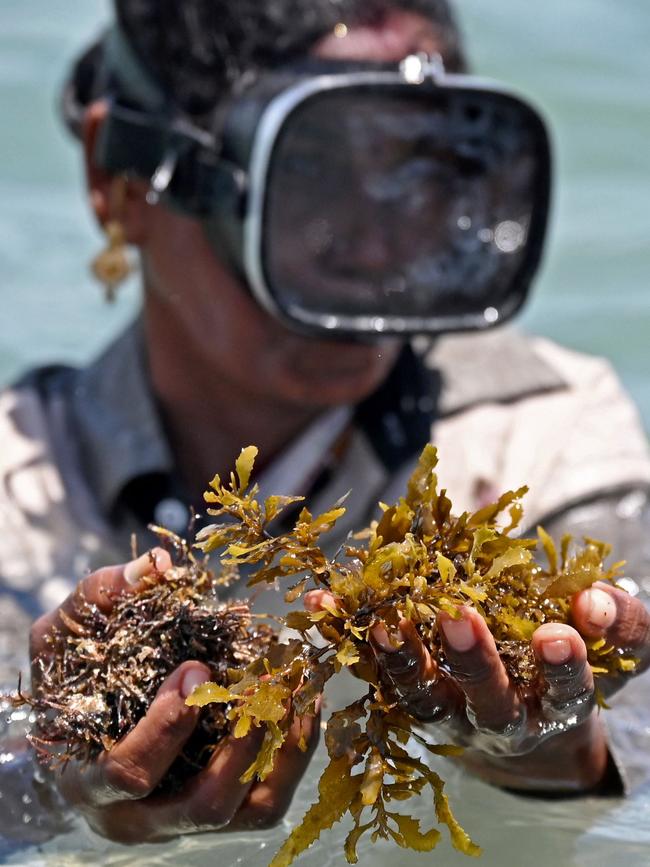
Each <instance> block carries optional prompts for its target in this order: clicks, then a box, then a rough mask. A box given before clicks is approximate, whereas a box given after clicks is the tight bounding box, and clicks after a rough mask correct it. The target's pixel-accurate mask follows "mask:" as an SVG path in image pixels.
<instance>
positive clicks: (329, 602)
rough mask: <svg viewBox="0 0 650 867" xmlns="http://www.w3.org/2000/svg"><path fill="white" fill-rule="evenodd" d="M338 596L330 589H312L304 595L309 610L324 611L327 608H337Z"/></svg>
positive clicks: (304, 602) (305, 604)
mask: <svg viewBox="0 0 650 867" xmlns="http://www.w3.org/2000/svg"><path fill="white" fill-rule="evenodd" d="M336 602H337V600H336V596H334V594H333V593H330V592H329V591H328V590H310V591H309V593H305V595H304V597H303V604H304V606H305V608H306V609H307V611H322V610H323V609H325V608H336Z"/></svg>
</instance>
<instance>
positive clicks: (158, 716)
mask: <svg viewBox="0 0 650 867" xmlns="http://www.w3.org/2000/svg"><path fill="white" fill-rule="evenodd" d="M209 679H210V670H209V669H208V667H207V666H205V665H202V664H201V663H198V662H186V663H183V665H181V666H179V667H178V668H177V669H176V670H175V671H174V672H173V673H172V674H171V675H170V676H169V677H168V678H167V679H166V680H165V681H164V682H163V684H162V685H161V687H160V689H159V690H158V693H157V695H156V698H155V699H154V701H153V702H152V704H151V707H150V708H149V710H148V711H147V713H146V715H145V716H144V717H143V718H142V719H141V720H140V722H139V723H138V724H137V725H136V726H135V728H134V729H133V730H132V731H131V732H129V734H128V735H126V737H124V738H122V740H121V741H119V742H118V743H117V744H116V745H115V746H114V747H113V749H111V750H110V751H108V752H105V753H102V755H101V756H100V757H99V759H97V761H95V762H94V763H92V764H90V765H87V766H79V765H77V764H74V765H71V766H69V767H68V768H67V769H66V772H65V773H64V774H63V775H62V776H61V778H60V788H61V790H62V792H63V794H64V796H65V797H66V798H67V799H68V800H69V801H70V802H71V803H72V804H77V805H79V806H84V805H87V804H91V805H94V806H101V805H105V804H109V803H113V802H115V801H122V800H130V799H138V798H144V797H146V796H147V795H148V794H149V793H150V792H152V791H153V790H154V789H155V787H156V786H157V785H158V783H159V782H160V781H161V780H162V778H163V777H164V776H165V774H166V773H167V771H168V770H169V768H170V767H171V765H172V763H173V762H174V760H175V759H176V758H177V757H178V754H179V753H180V751H181V750H182V748H183V746H184V744H185V742H186V741H187V739H188V738H189V736H190V735H191V734H192V732H193V730H194V727H195V725H196V722H197V720H198V717H199V709H198V708H192V707H188V706H187V705H186V704H185V699H186V698H187V696H188V695H189V694H190V693H191V692H192V690H193V689H194V687H196V686H198V684H200V683H205V681H207V680H209Z"/></svg>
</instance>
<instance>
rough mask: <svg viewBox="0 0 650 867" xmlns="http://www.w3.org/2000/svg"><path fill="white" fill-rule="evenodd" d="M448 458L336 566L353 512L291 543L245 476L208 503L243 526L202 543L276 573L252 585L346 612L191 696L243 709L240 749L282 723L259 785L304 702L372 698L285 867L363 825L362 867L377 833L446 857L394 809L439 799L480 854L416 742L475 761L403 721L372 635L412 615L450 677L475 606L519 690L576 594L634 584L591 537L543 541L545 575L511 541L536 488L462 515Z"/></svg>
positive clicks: (432, 460)
mask: <svg viewBox="0 0 650 867" xmlns="http://www.w3.org/2000/svg"><path fill="white" fill-rule="evenodd" d="M242 456H245V460H244V457H242V458H241V459H240V460H242V461H243V462H244V463H245V466H246V472H245V473H244V476H245V477H246V478H247V479H248V478H250V474H251V472H252V468H253V464H252V461H253V460H254V454H253V452H252V451H251V449H250V448H249V449H245V450H244V451H243V452H242ZM437 460H438V459H437V452H436V449H435V448H434V447H433V446H431V445H428V446H426V447H425V449H424V450H423V452H422V454H421V456H420V460H419V462H418V464H417V466H416V468H415V470H414V472H413V474H412V476H411V478H410V480H409V482H408V484H407V490H406V494H405V496H404V497H402V498H401V499H400V500H399V501H398V502H397V503H395V504H393V505H385V504H380V507H381V509H382V515H381V518H380V519H379V520H378V521H376V522H374V523H373V524H372V525H371V526H370V528H369V529H368V530H366V531H361V532H360V533H358V534H355V536H354V538H353V539H352V540H351V541H350V544H349V545H347V546H346V547H345V549H344V555H345V556H344V557H343V559H341V560H329V559H328V558H327V557H326V556H325V554H324V552H323V551H322V549H321V547H320V545H319V539H320V536H321V535H322V534H323V533H325V532H327V531H328V530H329V529H331V528H332V527H333V526H334V525H335V523H336V521H337V520H338V519H339V518H340V517H341V516H342V515H343V514H344V512H345V508H344V507H343V506H341V505H340V504H337V505H336V506H335V507H333V508H332V509H331V510H330V511H327V512H325V513H324V514H322V515H320V516H318V517H316V518H314V517H313V516H312V515H311V514H310V512H309V511H308V510H307V509H306V508H303V509H302V511H301V512H300V514H299V516H298V518H297V520H296V522H295V524H294V527H293V528H292V529H291V530H290V531H289V532H287V533H284V534H281V535H278V536H271V535H270V533H269V531H268V524H269V523H270V520H272V518H273V517H275V516H276V514H277V511H278V509H280V508H282V507H283V506H284V505H285V504H284V503H279V505H278V506H277V508H276V504H273V505H272V507H271V508H269V501H268V500H267V502H266V504H265V508H264V509H262V508H261V506H260V505H259V503H258V502H257V500H256V499H255V495H256V493H257V488H256V487H255V486H254V487H253V488H251V489H247V487H246V485H242V484H241V475H240V481H239V483H238V482H237V480H236V479H235V477H234V476H233V477H232V479H231V484H230V487H229V488H224V487H223V485H222V484H221V482H220V480H219V479H216V480H215V481H214V482H213V483H212V485H211V488H212V490H211V491H210V492H208V493H207V494H206V500H207V501H208V502H210V503H211V504H215V505H216V506H217V508H216V509H215V510H214V514H227V515H228V516H229V518H230V522H229V523H228V524H226V525H223V524H221V525H215V526H212V527H209V528H206V529H205V530H204V531H202V533H200V534H199V538H198V545H199V547H200V548H201V549H202V550H204V551H214V550H217V549H223V553H222V562H223V563H225V564H243V563H247V564H251V563H253V564H260V566H259V568H258V570H257V571H256V572H255V573H254V574H253V576H252V578H251V580H250V583H251V584H258V583H261V582H267V583H272V582H275V581H277V579H282V578H289V577H290V578H292V579H293V580H294V582H295V583H293V585H292V586H291V587H290V588H289V589H288V590H287V592H286V596H285V598H286V600H287V601H288V602H295V601H297V600H299V599H300V598H301V597H302V596H303V595H304V593H306V592H307V591H308V590H312V589H316V588H321V589H326V590H328V591H329V592H330V593H331V594H332V597H333V598H334V600H335V601H334V603H332V604H329V605H327V606H326V607H324V608H323V609H322V610H319V611H316V612H310V611H304V610H299V611H292V612H290V613H289V614H288V615H287V617H286V618H285V623H286V625H287V626H289V627H291V628H292V629H294V630H296V631H297V632H298V633H299V634H300V636H301V638H300V640H299V641H296V642H294V643H293V644H292V645H291V647H290V649H289V650H288V651H287V652H286V654H285V658H284V660H281V659H280V658H279V657H278V658H277V659H276V661H274V662H272V661H270V660H268V659H267V660H265V661H264V662H263V663H262V664H260V661H259V660H258V661H256V662H255V663H253V664H252V665H251V666H249V667H248V669H247V670H246V672H245V674H244V675H243V677H241V678H240V679H238V681H237V682H236V683H235V684H234V685H232V686H231V687H229V688H228V689H223V688H216V687H215V688H211V687H209V686H205V687H200V688H199V690H198V691H197V692H196V693H195V694H194V695H193V696H192V697H191V701H192V703H195V704H199V705H203V704H205V703H209V702H213V701H216V702H227V703H228V707H229V710H228V717H229V719H230V720H231V723H232V724H233V726H234V733H235V736H243V735H244V734H246V733H247V732H248V731H249V730H250V726H251V725H266V726H267V739H268V743H267V742H266V741H265V745H264V747H263V748H262V752H261V753H260V756H259V757H258V759H257V762H256V763H255V764H254V765H253V766H252V767H251V768H250V769H249V772H247V776H246V778H247V779H252V776H251V775H252V774H253V773H256V774H257V775H258V776H259V777H260V778H263V777H264V776H265V775H266V774H268V773H269V771H270V769H271V767H272V762H273V756H274V754H275V752H277V750H278V749H279V748H280V746H281V743H282V740H283V738H284V737H286V733H287V732H288V727H289V720H290V715H287V714H286V707H287V705H288V702H289V699H291V709H292V711H291V713H292V714H293V713H297V714H298V715H302V714H305V713H310V712H313V710H314V702H315V700H316V698H317V696H318V695H319V693H320V692H321V690H322V689H323V687H324V685H325V683H326V682H327V681H328V680H329V679H330V678H331V677H332V676H335V675H336V674H337V673H338V672H340V671H341V670H342V669H343V668H351V669H352V670H353V671H354V673H355V675H356V676H357V677H358V678H359V679H360V682H361V683H362V684H363V682H365V687H364V688H365V689H366V690H367V693H366V694H365V696H364V697H362V698H361V699H360V700H359V701H357V702H355V703H353V704H352V705H350V706H349V707H347V708H344V709H342V710H338V711H335V712H334V713H333V714H332V717H331V718H330V720H329V723H328V726H327V732H326V737H325V740H326V745H327V749H328V753H329V757H330V764H329V765H328V767H327V768H326V770H325V771H324V773H323V776H322V777H321V780H320V784H319V799H318V801H317V802H316V803H315V804H314V805H313V806H312V807H311V808H310V809H309V810H308V812H307V813H306V815H305V817H304V818H303V820H302V822H301V824H300V825H298V826H297V827H296V828H294V830H293V831H292V833H291V834H290V836H289V838H288V839H287V840H286V841H285V843H284V844H283V846H282V848H281V849H280V851H279V852H278V853H277V855H276V856H275V858H274V859H273V861H272V867H287V865H289V864H291V863H292V861H293V860H294V859H295V858H296V857H297V856H298V855H299V854H300V853H301V852H302V851H304V850H305V849H306V848H307V847H308V846H310V845H311V844H312V843H313V842H314V841H315V840H316V839H318V837H319V835H320V833H321V832H322V831H323V830H325V829H327V828H330V827H331V826H332V825H333V824H334V823H335V822H337V821H339V820H340V819H341V818H342V817H343V816H344V815H346V814H350V815H351V816H352V819H353V823H354V825H353V829H352V831H351V832H350V833H349V835H348V837H347V839H346V843H345V856H346V858H347V860H348V861H349V862H350V863H356V860H357V856H356V846H357V843H358V841H359V839H360V838H361V837H362V836H363V835H364V834H370V836H371V839H372V840H373V841H374V840H376V839H377V838H379V837H382V838H385V839H392V840H393V841H394V842H395V843H397V844H398V845H399V846H402V847H405V848H411V849H415V850H417V851H429V850H430V849H433V848H434V847H435V845H436V844H437V842H438V840H439V838H440V832H439V831H438V830H437V829H436V828H432V829H430V830H428V831H422V830H421V829H420V827H419V823H418V822H417V821H416V820H415V819H413V818H412V817H410V816H408V815H403V814H400V813H397V812H395V811H394V810H393V809H392V806H391V805H392V802H394V801H403V800H408V799H409V798H410V797H412V796H414V795H416V794H421V793H422V792H423V790H424V789H426V788H429V789H430V790H431V792H432V797H433V811H434V813H435V816H436V818H437V820H438V822H439V823H440V824H443V825H446V826H447V828H448V830H449V833H450V836H451V840H452V843H453V845H454V846H456V848H458V849H459V850H460V851H461V852H464V853H465V854H468V855H477V854H479V853H480V850H479V848H478V847H477V846H476V845H475V844H474V843H473V842H472V841H471V840H470V838H469V837H468V835H467V834H466V833H465V831H464V830H463V829H462V828H461V827H460V826H459V824H458V823H457V821H456V819H455V818H454V816H453V814H452V812H451V810H450V807H449V804H448V801H447V798H446V796H445V795H444V793H443V782H442V780H441V779H440V777H439V776H438V775H437V774H436V773H435V772H434V771H432V770H431V769H430V768H429V767H428V766H427V765H426V763H424V762H422V761H421V760H420V759H415V758H413V757H412V756H411V755H410V753H409V752H408V751H407V750H406V749H405V744H406V743H407V742H408V740H409V738H415V739H416V740H418V741H419V742H420V744H421V745H422V746H423V747H424V748H425V749H427V750H429V751H430V752H431V753H433V754H444V755H455V754H458V752H460V750H459V748H457V747H452V746H440V745H435V744H430V743H428V742H427V741H426V740H424V739H423V738H422V736H421V735H420V734H418V733H417V732H416V731H415V730H414V728H413V726H414V725H415V721H414V720H413V719H412V718H410V717H409V716H408V715H407V714H405V713H404V712H403V711H402V710H400V709H399V703H398V696H396V695H395V694H394V692H393V691H392V689H391V685H390V684H388V683H386V682H385V681H384V680H383V679H382V676H381V673H380V672H379V670H378V666H377V662H376V658H375V654H374V653H373V651H372V648H371V645H370V643H369V632H370V629H371V627H373V626H374V625H376V624H378V623H381V624H383V625H384V626H385V627H386V629H387V631H388V632H389V633H390V632H394V631H395V630H396V629H397V626H398V624H399V622H400V621H401V620H402V619H403V618H406V619H408V620H410V621H411V622H412V623H413V624H414V625H415V628H416V630H417V632H418V634H419V635H420V637H421V638H422V640H423V641H424V642H425V644H426V646H427V647H428V649H429V650H430V652H431V654H432V655H433V656H434V658H435V659H437V661H438V662H439V663H442V664H443V666H444V654H443V651H442V647H441V642H440V637H439V635H438V629H437V615H438V612H440V611H446V612H448V613H450V614H451V615H452V616H458V609H459V607H460V606H463V605H471V606H473V607H474V608H476V609H477V610H478V611H479V613H480V614H481V615H482V616H483V618H484V619H485V621H486V623H487V625H488V627H489V629H490V631H491V632H492V634H493V636H494V638H495V641H496V644H497V648H498V650H499V653H500V654H501V657H502V659H503V662H504V664H505V666H506V668H507V670H508V672H509V674H510V676H511V677H512V678H513V680H514V681H515V682H518V683H524V682H530V681H534V680H536V679H537V678H538V677H539V676H540V675H539V672H538V669H537V664H536V661H535V658H534V655H533V653H532V651H531V647H530V639H531V637H532V635H533V633H534V631H535V630H536V629H537V628H538V627H539V626H541V625H542V624H543V623H546V622H549V621H554V622H561V623H566V622H568V621H569V617H570V597H571V595H572V594H574V593H576V592H578V591H579V590H583V589H585V588H587V587H589V586H591V584H593V583H594V581H613V580H614V579H615V578H616V576H617V575H618V574H619V569H620V566H621V564H620V563H619V564H615V565H614V566H612V567H611V568H606V567H605V565H604V560H605V558H606V557H607V556H608V555H609V552H610V551H609V546H607V545H606V544H604V543H602V542H598V541H596V540H593V539H585V540H584V545H583V547H581V548H579V549H575V546H574V545H573V543H572V539H571V538H570V537H564V538H563V539H562V543H561V548H560V552H559V553H558V551H557V549H556V547H555V544H554V542H553V540H552V539H551V538H550V536H549V535H548V534H547V533H546V532H545V531H544V530H543V528H539V530H538V538H539V543H540V544H541V547H542V548H543V550H544V552H545V558H546V560H547V565H546V567H545V568H544V567H543V566H541V565H540V564H538V563H537V561H536V560H535V556H534V555H535V551H536V549H537V545H538V540H535V539H526V538H519V537H516V536H513V535H511V534H512V532H513V531H514V530H515V529H516V528H517V527H518V526H519V524H520V523H521V520H522V517H523V509H522V506H521V498H522V497H523V496H524V494H525V493H526V491H527V488H526V487H521V488H519V489H518V490H516V491H509V492H507V493H505V494H503V495H502V496H501V497H499V499H498V500H497V501H496V502H495V503H493V504H491V505H489V506H486V507H484V508H482V509H480V510H478V511H477V512H474V513H468V512H464V513H463V514H461V515H460V516H458V517H456V516H454V514H453V512H452V504H451V501H450V500H449V498H448V497H447V495H446V492H445V491H444V490H439V488H438V479H437V475H436V473H435V468H436V465H437ZM269 515H271V517H270V518H269ZM233 518H234V519H235V520H234V522H233V520H232V519H233ZM361 543H363V544H361ZM296 578H297V579H298V580H297V581H296V580H295V579H296ZM314 627H316V628H317V630H318V632H319V633H320V636H321V637H322V638H324V639H325V640H326V641H327V645H326V646H325V647H322V645H321V644H319V645H318V646H314V644H313V642H312V635H313V628H314ZM588 652H589V662H590V663H591V665H592V668H593V670H594V672H595V673H596V674H599V673H603V674H605V673H613V672H616V671H621V670H622V671H626V670H629V669H631V668H633V666H634V664H635V661H634V660H633V659H629V658H625V657H622V656H620V655H619V654H615V653H612V648H611V647H608V646H607V645H606V643H605V642H604V641H603V642H600V643H599V642H592V643H591V645H590V646H589V647H588ZM261 674H264V680H263V681H262V682H261V681H260V675H261ZM256 690H258V691H259V695H256V694H255V691H256ZM283 712H284V715H283Z"/></svg>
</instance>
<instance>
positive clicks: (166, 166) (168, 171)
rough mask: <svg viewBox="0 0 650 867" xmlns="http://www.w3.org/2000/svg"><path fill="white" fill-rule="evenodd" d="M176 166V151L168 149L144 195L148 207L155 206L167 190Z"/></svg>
mask: <svg viewBox="0 0 650 867" xmlns="http://www.w3.org/2000/svg"><path fill="white" fill-rule="evenodd" d="M177 165H178V151H177V150H176V148H170V149H169V150H168V151H167V152H166V153H165V155H164V156H163V159H162V162H161V163H160V165H159V166H158V168H157V169H156V171H155V172H154V173H153V175H152V176H151V183H150V185H149V190H148V192H147V195H146V200H147V204H148V205H157V204H158V202H159V201H160V197H161V196H162V194H163V193H164V192H165V191H166V190H167V188H168V187H169V185H170V184H171V182H172V179H173V177H174V172H175V171H176V166H177Z"/></svg>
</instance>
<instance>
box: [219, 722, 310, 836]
mask: <svg viewBox="0 0 650 867" xmlns="http://www.w3.org/2000/svg"><path fill="white" fill-rule="evenodd" d="M319 733H320V714H319V715H318V716H315V717H314V716H307V717H304V718H303V719H302V720H300V719H298V718H296V719H294V721H293V724H292V726H291V729H290V731H289V735H288V737H287V740H286V741H285V743H284V744H283V746H282V749H281V750H280V751H279V753H278V755H277V758H276V764H275V767H274V769H273V771H272V772H271V773H270V774H269V776H268V777H267V778H266V779H265V780H264V781H263V782H259V783H256V784H255V785H253V787H252V788H251V790H250V792H249V793H248V796H247V798H246V800H245V801H244V803H243V804H242V807H241V809H240V810H239V812H238V813H237V814H236V815H235V817H234V819H233V820H232V822H231V823H230V825H228V829H227V830H229V831H231V830H232V831H238V830H242V829H261V828H270V827H273V826H274V825H276V824H277V823H278V822H279V821H280V819H281V818H282V817H283V816H284V814H285V813H286V811H287V810H288V809H289V805H290V804H291V801H292V799H293V795H294V792H295V790H296V788H297V786H298V783H299V782H300V780H301V778H302V775H303V774H304V773H305V770H306V769H307V765H308V764H309V761H310V759H311V757H312V755H313V753H314V750H315V749H316V745H317V744H318V737H319ZM301 738H303V739H304V742H305V743H306V745H307V749H306V750H305V751H304V752H303V750H301V748H300V741H301Z"/></svg>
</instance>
